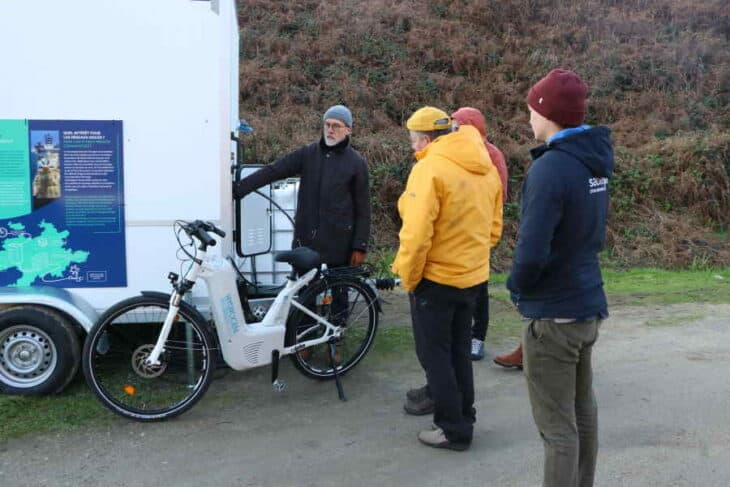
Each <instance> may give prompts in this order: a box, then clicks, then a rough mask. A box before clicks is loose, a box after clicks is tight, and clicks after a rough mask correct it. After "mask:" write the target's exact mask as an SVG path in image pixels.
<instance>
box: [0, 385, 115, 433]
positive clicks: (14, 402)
mask: <svg viewBox="0 0 730 487" xmlns="http://www.w3.org/2000/svg"><path fill="white" fill-rule="evenodd" d="M0 411H2V414H0V443H2V442H3V441H5V440H9V439H11V438H17V437H20V436H25V435H27V434H35V433H46V432H68V431H74V430H77V429H79V428H82V427H88V426H96V425H101V424H105V423H107V422H108V421H110V420H111V419H112V418H113V415H112V413H111V412H110V411H109V410H107V409H106V408H104V407H103V406H102V405H101V403H100V402H99V401H97V399H96V397H94V395H93V394H92V393H91V391H90V390H89V389H88V387H86V384H85V383H84V382H83V381H82V380H76V381H74V382H73V383H72V384H71V386H69V387H67V388H66V390H65V391H63V392H62V393H61V394H58V395H54V396H42V397H23V396H5V395H0Z"/></svg>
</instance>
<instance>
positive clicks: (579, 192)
mask: <svg viewBox="0 0 730 487" xmlns="http://www.w3.org/2000/svg"><path fill="white" fill-rule="evenodd" d="M587 93H588V87H587V86H586V84H585V83H583V81H582V80H581V79H580V78H579V77H578V75H577V74H575V73H574V72H572V71H567V70H561V69H554V70H552V71H550V73H548V75H547V76H545V77H544V78H543V79H541V80H540V81H539V82H538V83H537V84H535V86H533V87H532V88H531V89H530V91H529V93H528V95H527V104H528V107H529V110H530V125H531V127H532V131H533V133H534V135H535V139H536V140H537V141H538V142H544V144H543V145H541V146H539V147H537V148H535V149H533V150H532V151H531V155H532V158H533V163H532V166H531V167H530V169H529V171H528V173H527V177H526V178H525V182H524V186H523V188H522V211H521V217H520V229H519V238H518V241H517V247H516V249H515V254H514V259H513V264H512V271H511V273H510V276H509V279H508V280H507V288H508V289H509V290H510V292H511V294H512V300H513V301H514V302H515V304H516V305H517V307H518V309H519V311H520V313H521V314H522V315H523V316H524V317H526V318H528V319H529V324H528V326H527V327H526V328H525V332H524V335H523V347H524V361H525V376H526V377H527V386H528V391H529V396H530V403H531V405H532V415H533V418H534V419H535V424H536V425H537V427H538V429H539V431H540V436H541V437H542V439H543V446H544V450H545V463H544V480H543V482H544V485H545V486H546V487H554V486H555V487H558V486H559V487H572V486H581V487H584V486H591V485H593V479H594V473H595V468H596V456H597V452H598V425H597V422H598V421H597V416H598V415H597V407H596V401H595V396H594V394H593V372H592V367H591V352H592V349H593V344H594V343H595V342H596V339H597V338H598V328H599V325H600V323H601V321H602V320H603V319H604V318H606V317H607V316H608V307H607V304H606V295H605V293H604V291H603V280H602V278H601V269H600V266H599V263H598V253H599V252H600V250H601V249H602V248H603V245H604V242H605V239H606V218H607V213H608V181H609V178H610V177H611V174H612V172H613V148H612V145H611V140H610V131H609V129H608V128H607V127H591V126H588V125H583V121H584V118H585V107H586V96H587Z"/></svg>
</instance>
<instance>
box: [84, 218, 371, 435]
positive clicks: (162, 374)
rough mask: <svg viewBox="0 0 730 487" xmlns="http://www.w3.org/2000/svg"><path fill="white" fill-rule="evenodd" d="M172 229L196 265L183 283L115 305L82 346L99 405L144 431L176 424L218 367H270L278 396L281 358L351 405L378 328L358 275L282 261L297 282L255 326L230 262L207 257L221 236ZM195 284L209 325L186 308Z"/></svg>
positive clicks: (189, 225) (295, 258)
mask: <svg viewBox="0 0 730 487" xmlns="http://www.w3.org/2000/svg"><path fill="white" fill-rule="evenodd" d="M175 229H176V235H177V240H178V243H179V244H180V249H181V250H182V251H183V252H184V253H185V254H186V255H187V257H188V259H185V260H186V261H187V260H189V261H190V262H191V264H190V267H189V268H188V270H187V271H186V272H185V273H184V275H183V277H182V279H181V278H180V277H179V276H178V275H177V274H175V273H172V272H171V273H170V274H169V276H168V278H169V279H170V282H171V284H172V287H173V291H172V294H170V295H168V294H164V293H158V292H147V291H145V292H142V295H141V296H136V297H133V298H129V299H126V300H124V301H121V302H119V303H117V304H115V305H113V306H112V307H111V308H110V309H109V310H107V311H106V312H105V313H104V314H103V315H102V316H101V317H100V319H99V321H98V322H97V323H96V324H95V325H94V327H93V328H92V329H91V331H90V332H89V334H88V336H87V338H86V342H85V344H84V351H83V359H82V362H83V370H84V375H85V377H86V381H87V382H88V384H89V386H90V387H91V389H92V391H94V393H95V394H96V396H97V397H98V398H99V399H100V400H101V402H102V403H103V404H104V405H105V406H106V407H108V408H109V409H111V410H112V411H113V412H115V413H117V414H119V415H121V416H124V417H127V418H131V419H134V420H138V421H155V420H162V419H166V418H170V417H173V416H177V415H179V414H181V413H183V412H185V411H186V410H188V409H190V408H191V407H192V406H193V405H194V404H195V403H196V402H197V401H198V400H200V398H201V397H202V396H203V394H204V393H205V391H206V390H207V389H208V386H209V385H210V382H211V380H212V372H213V370H214V369H215V368H216V365H217V363H218V362H220V360H219V357H222V360H223V361H225V363H226V364H227V365H228V366H229V367H231V368H232V369H234V370H245V369H250V368H254V367H261V366H263V365H267V364H271V366H272V384H273V387H274V389H275V390H280V389H282V388H283V384H282V382H280V381H279V379H278V364H279V359H280V357H282V356H285V355H289V356H290V357H291V358H292V360H293V361H294V364H295V366H296V368H297V369H298V370H299V371H301V372H302V373H303V374H304V375H306V376H308V377H311V378H315V379H333V378H334V379H335V382H336V384H337V390H338V393H339V395H340V399H342V400H345V398H344V393H343V392H342V387H341V385H340V382H339V376H340V375H342V374H344V373H345V372H347V371H349V370H351V369H352V368H353V367H355V365H357V364H358V363H359V362H360V361H361V360H362V359H363V357H364V356H365V354H366V353H367V352H368V350H369V349H370V346H371V345H372V343H373V339H374V338H375V332H376V330H377V326H378V312H379V304H378V299H377V295H376V292H375V291H374V290H373V288H372V287H371V286H370V284H368V282H366V281H365V279H364V276H363V275H362V273H361V272H358V271H357V270H354V269H349V268H346V269H345V270H338V269H326V266H323V265H322V264H321V263H320V257H319V254H318V253H317V252H315V251H313V250H311V249H308V248H305V247H301V248H297V249H294V250H291V251H287V252H280V253H278V254H277V256H276V260H277V261H278V262H286V263H289V264H290V265H291V266H292V272H291V274H290V275H289V276H288V277H287V281H286V284H285V285H284V286H283V288H281V290H280V291H279V293H278V294H277V295H276V298H275V300H274V302H273V304H272V305H271V307H270V308H269V310H268V311H267V312H266V315H265V316H264V317H263V320H262V321H260V322H254V321H253V315H252V314H251V313H250V312H249V303H248V298H247V296H246V293H245V291H244V290H242V286H241V282H242V279H243V276H242V275H241V274H240V272H239V271H238V269H237V268H236V266H235V263H234V262H233V260H232V259H221V258H219V257H209V256H207V255H206V253H207V249H208V248H209V247H212V246H214V245H215V243H216V241H215V239H214V238H213V237H211V236H210V234H209V233H208V232H212V233H215V234H217V235H219V236H221V237H223V236H225V233H224V232H223V231H222V230H220V229H218V228H216V227H215V226H214V225H213V224H211V223H209V222H203V221H194V222H186V221H178V222H176V223H175ZM182 234H186V235H187V236H188V241H187V242H185V243H183V242H182V241H181V236H182ZM189 249H193V250H189ZM347 269H349V270H347ZM198 277H202V278H203V280H204V281H205V282H206V284H207V287H208V296H209V303H210V310H211V312H212V317H213V320H212V322H211V321H209V320H206V319H205V318H204V317H203V316H202V315H201V313H200V312H199V311H198V310H197V309H196V308H194V307H193V306H191V305H190V304H189V303H188V302H187V301H184V300H183V297H184V296H185V294H186V293H188V292H189V291H190V290H191V289H192V288H193V286H194V285H195V282H196V280H197V279H198Z"/></svg>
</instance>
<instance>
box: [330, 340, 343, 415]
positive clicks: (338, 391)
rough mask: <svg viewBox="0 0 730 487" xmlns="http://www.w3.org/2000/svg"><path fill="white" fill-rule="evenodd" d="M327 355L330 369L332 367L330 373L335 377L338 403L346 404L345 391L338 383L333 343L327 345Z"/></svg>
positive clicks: (338, 375)
mask: <svg viewBox="0 0 730 487" xmlns="http://www.w3.org/2000/svg"><path fill="white" fill-rule="evenodd" d="M327 355H329V359H330V367H332V372H333V373H334V375H335V386H336V387H337V395H338V396H339V398H340V401H343V402H346V401H347V398H346V397H345V391H344V389H342V383H341V382H340V374H338V373H337V366H336V365H335V358H334V356H335V344H334V343H328V344H327Z"/></svg>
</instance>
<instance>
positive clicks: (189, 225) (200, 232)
mask: <svg viewBox="0 0 730 487" xmlns="http://www.w3.org/2000/svg"><path fill="white" fill-rule="evenodd" d="M182 228H183V229H184V230H185V233H187V234H188V235H190V236H191V237H195V238H197V239H198V240H200V242H201V243H202V244H203V245H205V246H206V247H214V246H215V244H216V241H215V239H214V238H213V237H211V236H210V235H209V234H208V232H213V233H215V234H216V235H218V236H220V237H225V236H226V232H224V231H223V230H221V229H220V228H218V227H216V226H215V225H213V224H212V223H211V222H206V221H202V220H195V221H194V222H183V225H182Z"/></svg>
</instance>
